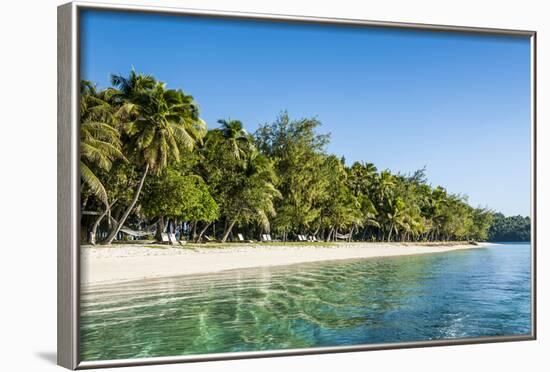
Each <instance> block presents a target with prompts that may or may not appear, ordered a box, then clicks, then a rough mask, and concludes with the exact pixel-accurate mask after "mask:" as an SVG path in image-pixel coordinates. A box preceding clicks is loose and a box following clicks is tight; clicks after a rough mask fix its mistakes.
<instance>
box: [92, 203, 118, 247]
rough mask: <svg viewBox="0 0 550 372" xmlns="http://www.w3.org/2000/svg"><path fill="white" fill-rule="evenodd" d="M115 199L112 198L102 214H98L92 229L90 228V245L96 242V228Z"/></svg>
mask: <svg viewBox="0 0 550 372" xmlns="http://www.w3.org/2000/svg"><path fill="white" fill-rule="evenodd" d="M117 200H118V199H115V200H113V202H112V203H111V205H109V206H107V208H105V211H104V212H103V213H102V214H100V215H99V217H97V219H96V220H95V222H94V224H93V225H92V229H91V230H90V232H89V235H88V243H90V244H91V245H95V243H96V240H95V237H96V235H97V228H98V227H99V224H100V223H101V221H102V220H103V219H104V218H105V216H106V215H107V214H108V213H109V210H110V209H111V208H112V207H113V205H115V203H116V202H117Z"/></svg>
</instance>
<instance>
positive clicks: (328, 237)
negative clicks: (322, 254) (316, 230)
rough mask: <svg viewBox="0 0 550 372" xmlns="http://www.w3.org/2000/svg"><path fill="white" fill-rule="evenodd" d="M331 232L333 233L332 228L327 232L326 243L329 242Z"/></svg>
mask: <svg viewBox="0 0 550 372" xmlns="http://www.w3.org/2000/svg"><path fill="white" fill-rule="evenodd" d="M332 231H334V227H331V228H330V230H329V231H328V235H327V240H326V241H327V242H330V238H331V237H332Z"/></svg>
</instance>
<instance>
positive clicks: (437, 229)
mask: <svg viewBox="0 0 550 372" xmlns="http://www.w3.org/2000/svg"><path fill="white" fill-rule="evenodd" d="M111 83H112V87H109V88H107V89H104V90H97V88H96V87H95V86H94V85H93V84H92V83H90V82H87V81H83V82H82V89H81V106H80V116H81V146H80V147H81V164H80V168H81V173H82V177H81V178H82V193H81V195H82V200H81V202H82V211H83V213H82V229H83V236H87V238H88V241H89V242H90V243H93V244H95V243H96V241H100V242H102V243H107V244H108V243H111V242H112V241H113V240H114V239H116V238H120V237H121V231H126V232H128V231H129V230H133V231H149V232H151V233H152V232H153V231H155V232H156V238H157V239H161V232H163V231H166V230H170V231H177V232H178V233H179V234H181V235H182V236H185V238H186V239H194V240H197V241H200V240H201V239H203V238H206V237H208V236H210V237H211V238H215V239H218V240H221V241H223V242H225V241H227V240H230V239H235V238H236V235H237V234H236V233H237V232H238V233H241V234H242V235H244V236H245V237H246V239H258V240H259V239H261V237H262V236H263V234H272V235H273V237H274V238H278V239H281V240H285V241H286V240H289V239H296V238H297V237H298V236H299V235H300V236H302V235H305V236H308V237H310V239H318V240H327V241H331V240H337V239H347V240H361V241H386V242H391V241H449V240H487V239H491V240H495V239H501V238H502V237H504V238H505V239H506V240H508V239H509V238H511V237H515V235H513V234H514V233H512V232H516V231H520V233H519V235H518V239H515V240H524V239H525V238H526V236H528V227H527V226H528V225H529V220H528V219H527V220H524V219H522V218H521V217H514V218H513V219H512V220H510V219H507V218H504V216H502V215H500V214H496V215H493V213H492V212H491V211H490V210H487V209H486V208H474V207H472V206H470V205H469V204H468V200H467V198H466V197H465V196H463V195H458V194H453V193H449V192H447V191H446V190H445V188H443V187H440V186H437V187H432V186H431V185H430V184H429V183H428V181H427V178H426V172H425V169H420V170H418V171H416V172H415V173H413V174H401V173H392V172H390V171H389V170H381V171H380V170H378V169H377V168H376V166H375V165H374V164H372V163H368V162H354V163H353V164H351V165H347V164H346V162H345V160H344V159H341V158H339V157H337V156H335V155H332V154H330V153H328V151H327V145H328V144H329V141H330V136H329V135H328V134H323V133H321V131H320V127H321V122H320V121H319V120H318V119H316V118H303V119H299V120H292V119H291V118H290V117H289V116H288V114H287V113H282V114H281V115H280V116H279V117H278V118H277V119H276V120H275V121H274V122H273V123H270V124H263V125H260V126H259V127H258V129H257V130H256V132H255V133H252V134H250V133H248V132H247V131H246V130H245V127H244V125H243V124H242V123H241V122H240V121H238V120H231V119H220V120H219V121H218V126H217V127H214V128H212V129H210V130H207V128H206V124H205V123H204V121H203V120H202V119H201V118H200V116H199V108H198V105H197V104H196V103H195V102H194V100H193V97H192V96H190V95H187V94H186V93H184V92H183V91H182V90H174V89H169V88H168V87H167V86H166V84H164V83H162V82H159V81H157V80H156V79H155V78H154V77H152V76H150V75H142V74H138V73H136V72H135V71H133V70H132V71H131V72H130V74H129V75H128V76H118V75H114V76H112V81H111ZM493 216H494V217H493ZM493 218H494V219H495V223H493ZM98 238H99V240H98Z"/></svg>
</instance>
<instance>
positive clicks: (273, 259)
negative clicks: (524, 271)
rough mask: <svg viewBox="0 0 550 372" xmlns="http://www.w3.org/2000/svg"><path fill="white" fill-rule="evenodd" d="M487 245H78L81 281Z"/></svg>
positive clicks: (85, 282) (430, 251)
mask: <svg viewBox="0 0 550 372" xmlns="http://www.w3.org/2000/svg"><path fill="white" fill-rule="evenodd" d="M491 244H494V243H477V244H469V243H452V242H442V243H334V244H332V245H326V244H317V245H316V244H315V243H311V244H308V245H293V244H291V243H289V244H287V243H274V244H254V243H249V244H240V243H236V244H231V245H226V246H224V247H219V246H216V245H212V247H209V246H208V245H204V246H198V247H197V246H193V247H192V248H186V247H183V248H181V247H179V248H176V247H168V246H167V247H164V246H160V245H157V246H154V245H150V244H128V245H123V244H120V245H118V244H117V245H114V246H110V247H94V246H82V255H81V257H82V265H81V267H82V269H81V283H82V284H83V285H93V284H109V283H115V282H122V281H130V280H138V279H150V278H161V277H169V276H178V275H190V274H204V273H213V272H219V271H225V270H234V269H246V268H256V267H267V266H285V265H292V264H299V263H308V262H321V261H335V260H346V259H360V258H375V257H391V256H406V255H416V254H428V253H438V252H449V251H455V250H461V249H476V248H483V247H486V246H488V245H491ZM497 244H498V243H497Z"/></svg>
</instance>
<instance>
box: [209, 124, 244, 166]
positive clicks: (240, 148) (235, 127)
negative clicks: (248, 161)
mask: <svg viewBox="0 0 550 372" xmlns="http://www.w3.org/2000/svg"><path fill="white" fill-rule="evenodd" d="M218 123H219V124H221V125H220V128H219V129H217V130H219V131H220V133H221V134H222V137H223V139H224V142H225V145H226V146H227V149H228V151H229V153H230V154H232V155H233V157H234V158H235V159H237V160H241V159H242V158H244V157H245V156H246V154H247V153H248V152H250V150H251V144H252V140H251V138H250V136H249V135H248V133H247V132H246V130H245V129H244V127H243V124H242V123H241V122H240V121H239V120H225V119H220V120H218Z"/></svg>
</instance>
